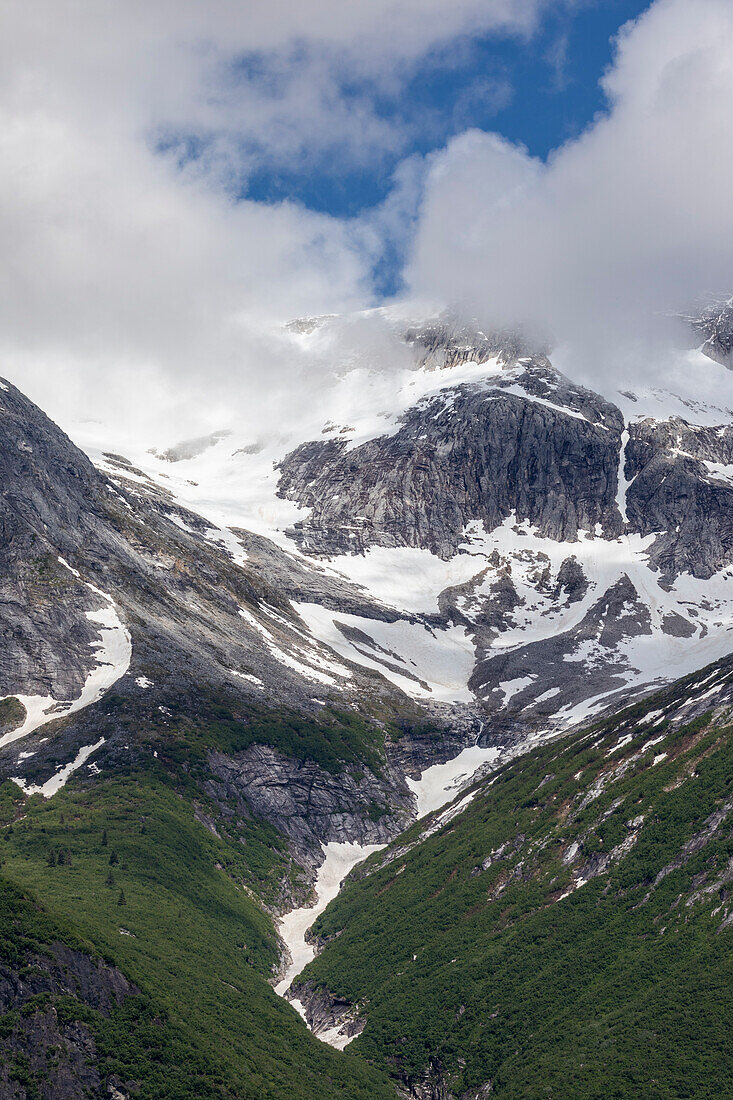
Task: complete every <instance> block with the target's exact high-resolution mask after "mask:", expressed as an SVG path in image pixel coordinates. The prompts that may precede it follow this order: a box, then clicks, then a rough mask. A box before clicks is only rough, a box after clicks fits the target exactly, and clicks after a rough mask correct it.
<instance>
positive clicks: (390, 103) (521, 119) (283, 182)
mask: <svg viewBox="0 0 733 1100" xmlns="http://www.w3.org/2000/svg"><path fill="white" fill-rule="evenodd" d="M648 6H649V4H648V0H647V2H641V0H582V2H581V3H579V4H578V5H577V6H575V7H574V9H573V10H569V9H568V8H567V7H565V6H564V5H557V7H556V9H555V11H554V12H552V11H551V12H549V13H547V14H545V16H544V17H543V18H542V22H541V25H540V27H539V28H538V30H537V32H536V33H535V34H533V35H531V36H529V37H528V38H523V37H522V38H518V37H517V36H515V35H497V34H488V35H482V36H477V37H475V38H468V37H466V38H462V39H459V40H457V41H452V42H450V43H448V44H447V45H446V46H444V47H442V48H441V49H437V50H433V51H431V53H430V54H428V56H427V57H425V58H422V59H421V61H420V64H419V65H418V66H417V67H416V71H414V72H413V73H412V74H411V77H410V78H409V79H407V80H406V81H405V82H404V84H402V85H401V86H400V87H398V88H397V90H396V92H395V91H394V90H390V91H387V92H385V93H380V88H379V84H378V82H375V81H373V80H372V81H363V82H360V83H358V82H356V81H353V82H349V81H348V80H347V79H344V80H343V81H342V83H341V86H340V94H341V95H342V97H343V98H344V100H347V101H348V100H349V98H355V97H357V96H362V95H368V96H369V97H370V99H371V101H372V103H373V104H374V105H375V109H376V111H377V113H378V114H379V115H381V116H382V117H383V118H385V119H387V120H389V121H390V123H395V124H397V125H399V126H400V127H401V129H403V131H404V132H405V133H406V134H409V135H410V139H409V142H408V144H407V147H406V148H405V147H403V148H400V149H399V150H398V151H396V152H395V153H394V154H393V155H389V153H384V154H383V155H382V156H381V157H378V158H375V159H374V161H373V162H372V164H366V165H358V166H353V165H351V164H350V163H349V160H348V159H345V160H340V159H339V158H333V157H329V158H327V159H326V160H325V162H321V163H319V161H318V159H317V158H315V159H314V160H313V161H309V162H308V163H305V164H296V165H295V166H284V165H273V164H271V163H268V158H267V154H266V150H265V149H260V150H259V152H260V154H261V155H262V163H261V165H260V166H259V167H257V168H255V169H253V170H252V173H251V175H250V176H249V178H248V180H247V185H246V186H245V187H244V188H243V189H242V192H241V193H242V195H243V196H246V197H247V198H250V199H255V200H258V201H263V202H278V201H281V200H283V199H289V200H294V201H297V202H300V203H302V204H303V205H304V206H306V207H307V208H308V209H311V210H315V211H319V212H322V213H327V214H330V215H333V216H335V217H354V216H356V215H358V214H360V213H362V212H363V211H364V210H365V209H366V208H369V207H373V206H376V205H377V204H379V203H380V202H382V201H383V200H384V199H385V198H386V196H387V194H388V193H389V191H390V190H391V187H392V174H393V172H394V169H395V167H396V165H397V163H398V162H399V161H400V160H402V159H404V158H405V156H409V155H410V153H413V154H421V155H425V154H426V153H429V152H430V151H431V150H433V149H436V148H439V147H441V146H443V145H444V144H445V142H446V141H447V140H448V139H450V138H451V137H452V136H454V135H455V134H456V133H460V132H462V131H464V130H466V129H469V128H472V127H477V128H479V129H482V130H490V131H497V132H499V133H501V134H502V135H503V136H504V137H506V138H508V139H509V140H510V141H512V142H519V143H521V144H523V145H525V146H526V147H527V149H528V151H529V152H530V154H532V155H534V156H539V157H542V158H545V157H547V155H548V154H549V153H550V152H551V150H553V149H555V148H557V147H558V146H559V145H562V144H563V143H564V142H565V141H567V140H568V139H569V138H572V137H574V136H576V135H577V134H579V133H580V132H581V131H582V130H583V129H584V128H585V127H586V126H587V125H588V124H589V123H590V122H591V121H592V120H593V118H594V116H595V115H596V114H597V112H598V111H602V110H603V109H604V107H605V97H604V94H603V90H602V88H601V87H600V84H599V81H600V78H601V76H602V75H603V73H604V71H605V69H606V68H607V67H608V65H609V64H610V63H611V61H612V58H613V42H614V38H615V36H616V34H617V32H618V30H619V28H620V27H621V26H622V25H623V24H625V23H626V22H627V21H628V20H630V19H634V18H636V17H637V16H638V15H640V14H641V13H642V12H643V11H645V10H646V8H647V7H648ZM241 65H242V70H243V73H244V74H246V77H247V79H249V80H251V81H253V82H255V83H257V82H258V81H259V82H261V83H262V84H266V85H267V87H268V90H270V91H271V92H273V94H274V93H276V90H277V82H278V77H277V75H276V74H274V73H273V71H272V69H271V68H270V66H269V65H268V59H267V57H266V56H265V55H259V56H252V57H250V58H249V59H245V60H243V61H242V62H241Z"/></svg>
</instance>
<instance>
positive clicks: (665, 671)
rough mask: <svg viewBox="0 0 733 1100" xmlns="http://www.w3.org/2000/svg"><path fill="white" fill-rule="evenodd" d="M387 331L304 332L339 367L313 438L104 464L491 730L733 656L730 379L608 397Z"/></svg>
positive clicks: (607, 701) (232, 442)
mask: <svg viewBox="0 0 733 1100" xmlns="http://www.w3.org/2000/svg"><path fill="white" fill-rule="evenodd" d="M724 312H725V311H724ZM375 317H376V320H377V321H379V323H380V324H381V329H380V333H381V338H380V341H379V342H375V341H373V342H372V344H370V343H369V341H368V340H366V339H365V340H364V343H363V346H362V347H361V349H360V350H359V349H357V352H355V351H354V340H353V336H352V335H350V336H349V340H348V341H345V340H344V324H345V321H344V319H342V318H332V317H329V318H322V319H317V318H316V319H308V320H306V321H301V322H297V323H294V324H293V325H291V326H290V332H289V336H290V338H291V339H292V341H293V344H294V347H295V346H296V345H297V348H298V354H299V355H303V354H310V355H312V356H313V358H314V361H315V360H316V359H318V361H319V362H321V363H322V362H323V360H324V359H329V357H330V360H331V362H332V364H333V373H332V381H331V382H330V384H328V385H326V386H323V385H321V388H320V389H319V391H318V393H319V397H318V399H317V400H316V401H314V402H313V404H312V405H311V406H310V407H308V406H304V407H303V408H302V410H301V413H300V415H299V416H298V417H297V418H296V420H295V422H291V423H282V424H279V425H278V426H277V430H272V429H269V430H268V431H263V432H262V434H261V435H260V436H259V437H257V436H256V435H253V433H252V430H251V428H248V429H247V431H246V432H242V431H241V430H238V429H237V428H236V427H234V428H233V429H222V430H220V431H217V432H215V433H213V434H210V435H208V436H202V437H200V438H194V439H188V440H183V441H180V442H179V443H177V444H175V445H169V446H166V447H160V448H159V449H157V450H156V447H155V445H152V446H151V447H150V448H147V447H145V448H139V449H138V451H137V453H135V454H134V455H131V456H129V458H130V460H131V463H132V465H128V464H127V463H126V462H121V460H120V459H119V458H118V457H115V456H114V455H113V454H111V453H110V452H109V451H107V452H106V453H105V452H104V451H101V450H100V449H99V447H96V448H94V447H89V452H90V454H91V455H92V457H93V459H94V460H95V461H96V462H97V464H98V466H99V468H100V469H101V470H102V471H104V472H105V473H106V474H107V475H108V476H109V477H110V478H111V479H112V481H113V482H114V483H116V484H119V485H124V487H125V490H126V491H127V492H129V493H133V494H137V495H138V496H140V497H144V496H145V495H146V494H148V495H150V494H154V493H157V492H160V491H163V492H164V493H165V494H166V499H167V500H169V501H170V504H169V506H168V516H169V517H170V518H171V519H172V520H173V521H174V522H177V523H179V524H183V525H184V526H185V521H184V520H183V519H181V516H180V515H178V512H177V509H178V508H180V507H184V508H186V509H189V510H191V511H193V512H195V513H196V514H197V515H199V516H201V517H203V519H202V520H197V521H196V527H197V531H198V533H199V534H200V535H203V536H204V537H206V538H207V539H209V540H210V541H212V542H214V543H217V544H219V545H221V546H224V547H226V548H227V550H228V552H229V553H230V554H231V555H232V556H233V558H234V560H235V561H240V562H243V561H246V560H249V561H250V562H252V563H256V567H257V570H258V572H259V574H260V575H261V576H263V577H265V578H267V580H268V581H269V582H270V583H274V584H276V585H277V586H278V587H279V588H280V589H281V591H285V592H287V595H288V599H289V601H290V607H291V608H292V610H293V613H296V614H297V615H298V616H299V620H300V622H301V624H302V626H301V629H304V630H305V635H306V636H307V637H310V638H313V639H316V640H317V642H319V643H322V644H323V645H325V646H326V647H328V651H329V652H330V653H331V654H332V656H331V657H330V658H329V659H330V660H336V661H338V660H341V661H345V662H347V663H348V664H349V666H351V665H356V666H361V667H362V668H364V669H366V670H369V671H370V672H378V673H380V674H381V675H382V676H383V677H384V678H385V679H386V680H388V681H389V682H391V683H392V684H393V685H394V686H395V687H396V688H398V689H399V691H401V692H404V693H405V694H406V695H407V696H409V697H411V698H413V699H414V700H416V701H419V702H421V703H426V704H428V705H432V704H439V705H441V706H443V707H444V706H446V705H449V706H456V705H460V706H462V707H464V708H469V709H470V710H471V712H473V713H474V714H476V715H477V716H479V717H480V720H485V719H490V720H491V724H492V728H493V729H494V730H496V729H506V730H509V731H511V730H518V729H521V730H523V731H527V730H532V731H535V732H537V731H549V730H557V729H561V728H564V727H567V726H570V725H572V724H574V723H576V722H578V721H580V720H581V719H583V718H585V717H587V716H588V715H590V714H593V713H596V712H599V711H601V710H603V709H606V708H609V707H616V706H617V705H619V703H620V702H621V701H622V700H623V699H625V698H627V697H628V696H629V695H632V694H634V693H638V692H640V691H643V690H648V689H649V688H650V686H652V685H656V684H659V683H661V682H665V681H668V680H669V679H671V678H673V677H675V676H679V675H681V674H683V673H685V672H687V671H691V670H692V669H694V668H697V667H699V666H700V665H701V664H702V663H704V662H705V661H708V660H712V659H714V658H716V657H718V656H721V655H723V654H725V653H727V652H728V651H729V648H730V642H731V637H732V633H731V632H732V631H733V615H732V614H731V611H732V608H733V604H732V603H731V599H732V597H731V586H730V584H729V583H728V582H729V581H730V580H731V577H733V573H732V572H731V568H730V567H731V562H732V556H733V528H732V526H731V515H732V511H731V504H732V503H733V423H732V421H733V414H732V413H731V409H732V408H733V375H731V373H730V372H729V371H728V370H726V369H724V367H723V366H722V365H721V364H719V363H718V362H717V361H714V360H713V359H711V358H710V357H709V356H708V355H706V354H703V351H691V352H690V353H689V354H688V355H687V356H686V357H685V359H684V362H683V363H682V366H681V368H680V366H679V365H678V366H677V371H676V377H675V378H671V379H670V385H672V384H674V388H675V391H676V392H672V390H671V389H662V388H652V387H649V386H638V387H635V388H634V389H629V388H624V389H623V391H619V390H610V391H609V392H607V393H604V394H601V393H598V392H594V391H593V390H592V389H590V388H588V387H585V386H580V385H577V384H575V383H573V382H572V381H570V380H569V379H567V378H565V377H564V376H563V375H562V374H561V373H560V372H559V371H558V370H557V369H556V368H555V367H554V366H553V364H552V362H551V360H550V358H549V357H548V355H547V354H546V353H545V351H544V350H542V349H539V348H538V347H537V346H536V345H533V344H532V343H531V342H529V341H527V340H525V339H523V338H522V337H520V336H517V335H515V334H511V333H501V332H500V333H497V334H489V335H487V334H486V333H484V332H481V331H480V330H478V329H477V328H476V327H475V326H474V327H471V326H466V325H464V324H458V323H456V322H454V321H451V320H450V319H447V318H445V317H439V318H437V319H433V320H430V321H428V322H415V321H410V320H408V315H406V314H405V313H404V312H403V313H402V314H396V313H394V312H392V313H390V312H389V311H376V313H375V314H374V315H371V318H370V319H371V321H372V323H374V321H375ZM725 317H727V314H725V316H723V314H721V313H720V311H718V313H716V315H715V319H714V320H715V326H716V328H715V332H716V333H717V336H716V339H718V342H720V339H722V337H720V333H721V332H722V330H723V328H724V327H725V323H727V322H726V321H725ZM721 318H722V319H721ZM712 323H713V321H712V320H711V318H708V319H707V320H706V319H705V316H703V317H701V318H700V320H699V322H698V328H699V329H700V331H702V332H703V334H707V335H708V337H709V336H710V333H709V332H708V330H709V327H710V324H712ZM701 326H702V327H701ZM705 326H707V327H705ZM385 331H386V332H387V334H388V339H387V338H386V337H385V336H384V332H385ZM390 341H391V342H390ZM705 350H706V351H709V350H710V349H709V345H708V344H707V343H706V345H705ZM716 358H719V357H716ZM80 441H81V442H82V444H83V443H84V442H85V440H84V439H83V438H82V439H81V440H80ZM161 509H162V510H163V511H165V509H166V505H165V504H163V505H161ZM189 522H190V521H189ZM206 524H210V526H206ZM306 575H307V576H308V578H309V579H308V583H307V585H305V584H304V582H303V578H304V577H305V576H306ZM294 577H298V578H300V579H299V580H298V581H297V582H295V581H294V580H293V578H294ZM314 578H317V581H316V580H315V579H314ZM347 582H348V583H347ZM345 584H346V585H347V589H348V591H349V593H350V596H349V597H348V600H347V603H348V604H349V606H346V603H344V599H345V597H344V592H345V591H346V589H345V588H344V585H345ZM304 588H305V589H307V590H306V591H304V590H303V589H304ZM296 590H297V591H296ZM261 637H262V639H263V642H264V644H265V645H267V644H268V639H267V635H266V634H261ZM271 651H272V646H271ZM281 659H282V660H286V658H284V657H282V656H281Z"/></svg>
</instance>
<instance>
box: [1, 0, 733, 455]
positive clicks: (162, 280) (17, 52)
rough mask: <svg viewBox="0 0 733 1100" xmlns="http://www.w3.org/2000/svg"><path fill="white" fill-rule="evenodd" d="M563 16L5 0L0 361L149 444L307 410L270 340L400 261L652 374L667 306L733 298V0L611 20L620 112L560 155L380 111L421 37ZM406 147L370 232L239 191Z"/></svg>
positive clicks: (308, 387)
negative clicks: (422, 133)
mask: <svg viewBox="0 0 733 1100" xmlns="http://www.w3.org/2000/svg"><path fill="white" fill-rule="evenodd" d="M568 4H569V5H570V6H572V0H568ZM548 6H549V5H548V0H373V2H372V3H370V4H352V5H349V4H344V3H342V2H337V0H308V2H307V3H294V2H291V0H281V2H279V3H277V4H273V3H271V2H270V3H264V2H263V0H247V2H244V0H212V2H211V3H207V4H205V5H204V4H201V3H200V2H198V0H155V2H152V3H150V2H143V0H129V2H128V3H125V4H120V3H117V2H113V0H70V2H69V3H68V4H65V5H59V4H58V3H57V0H36V2H35V3H32V4H29V3H27V2H26V0H9V2H8V3H7V4H6V8H5V12H4V22H5V27H6V32H7V33H6V34H5V35H4V36H3V39H2V42H0V246H1V247H2V250H3V257H4V263H3V266H2V269H1V272H0V373H4V374H6V375H7V376H9V377H10V378H12V379H13V380H14V381H16V382H17V383H18V384H19V385H21V386H22V387H23V388H24V389H25V390H26V391H27V392H29V393H30V395H31V396H32V397H34V398H35V399H36V400H37V401H39V402H40V403H41V404H42V405H43V406H44V407H46V408H47V409H49V411H51V412H52V413H53V414H54V415H59V416H61V417H62V419H63V418H64V417H67V418H68V416H70V415H71V413H72V412H78V413H80V414H83V415H95V413H96V409H97V408H100V407H102V406H106V407H107V408H109V407H110V406H112V407H114V408H115V410H116V411H117V414H118V416H119V417H120V418H121V419H122V420H124V421H126V422H129V424H130V426H131V430H132V427H133V426H135V430H139V431H141V432H145V431H148V432H149V431H150V429H151V428H156V427H159V426H160V424H161V421H165V422H166V423H167V424H170V425H176V427H175V428H172V429H171V431H180V433H181V434H183V433H188V434H197V433H198V432H202V431H206V430H213V429H215V428H219V427H221V426H222V423H223V422H225V420H226V418H229V419H231V417H232V415H233V413H232V410H233V409H234V410H236V409H237V408H241V409H242V410H243V412H242V415H244V411H245V410H246V409H251V408H252V407H254V406H255V404H256V403H257V402H260V401H262V400H265V399H267V398H269V399H270V404H271V407H272V408H273V409H277V407H278V400H280V397H281V396H282V395H283V394H286V395H289V396H288V400H292V402H293V403H294V405H295V406H296V407H297V401H298V400H303V399H304V398H307V397H308V395H309V394H310V395H311V396H312V393H313V391H314V390H315V388H316V384H317V379H318V378H319V377H320V376H321V375H323V374H324V372H326V371H327V367H326V366H325V365H324V364H323V362H321V361H319V362H316V361H313V360H310V359H309V358H308V357H307V356H306V355H305V354H303V353H302V352H301V350H299V348H298V347H297V346H295V345H294V343H293V341H292V340H289V339H288V337H287V336H286V335H284V334H281V335H273V332H276V331H277V330H278V329H279V326H281V325H282V323H283V322H284V321H285V320H286V319H288V318H290V317H293V316H298V315H302V314H315V313H322V312H329V313H331V312H341V311H350V310H357V309H363V308H365V307H367V306H370V305H373V304H375V302H376V301H377V300H378V296H377V293H376V292H375V286H374V283H373V279H372V276H373V270H374V267H375V265H377V266H378V264H379V260H380V257H384V255H385V253H386V252H387V251H388V250H389V249H390V248H392V249H397V251H398V252H399V250H401V249H405V250H407V251H408V262H407V265H406V268H405V282H406V287H407V294H408V295H409V296H413V297H414V298H415V299H416V300H420V301H423V300H427V301H430V302H431V303H434V304H435V305H436V306H437V307H440V306H441V305H444V304H445V305H457V306H458V307H459V308H461V309H464V310H466V311H469V312H471V313H474V314H476V315H478V316H479V317H480V318H481V319H482V320H484V322H485V323H491V322H496V323H499V324H501V325H507V324H511V323H518V324H519V323H521V324H526V325H531V326H534V327H536V328H539V329H540V330H542V331H544V332H547V333H549V334H550V335H551V336H552V338H553V340H554V341H555V342H556V343H557V344H558V345H559V346H560V349H561V358H562V356H564V362H567V364H568V367H567V369H568V370H569V372H571V373H576V374H580V375H584V376H585V377H589V376H590V377H592V375H593V373H594V372H595V373H596V374H598V372H601V371H603V372H607V371H608V370H616V371H621V370H622V369H626V368H627V367H628V365H629V364H631V365H632V366H633V369H634V370H635V371H639V370H640V369H644V370H649V371H652V370H654V369H664V363H665V353H666V349H667V347H668V341H669V339H671V337H670V333H669V331H668V324H667V316H668V314H669V313H670V312H673V311H674V310H677V309H684V308H686V307H687V306H688V305H689V304H690V302H691V301H693V300H694V299H695V298H696V297H698V296H700V295H704V294H705V293H707V292H712V293H716V292H722V291H727V290H728V289H729V288H730V287H731V286H732V285H733V271H732V268H733V204H732V203H731V202H730V198H729V191H730V185H729V179H730V174H731V167H733V163H732V161H733V140H731V139H732V138H733V132H732V131H733V124H732V123H731V117H730V103H731V102H733V46H732V45H731V43H733V7H731V4H730V2H729V0H656V2H655V3H653V4H652V5H651V6H650V8H649V10H648V11H647V13H646V14H645V15H644V16H643V17H642V18H640V19H639V20H638V21H637V22H636V23H634V24H631V25H629V26H628V27H627V28H625V29H624V30H623V31H622V33H621V34H620V37H619V42H618V49H617V56H616V60H615V63H614V65H613V67H612V68H611V69H610V71H609V72H608V73H607V74H606V75H605V77H604V89H605V92H606V95H607V98H608V110H607V112H606V113H605V114H604V115H603V116H602V117H600V118H598V119H597V120H595V122H594V123H593V124H592V125H591V126H590V127H589V128H588V130H587V131H586V132H585V133H584V134H583V135H582V136H581V137H580V138H578V139H577V140H574V141H572V142H569V143H568V144H566V145H564V146H562V147H561V148H559V149H558V150H556V152H555V153H554V154H553V155H552V156H551V157H550V159H549V161H548V162H547V163H543V162H540V161H538V160H535V159H533V158H532V157H530V156H529V155H528V153H527V152H526V151H525V150H523V149H522V148H518V147H516V146H512V145H510V144H509V143H508V142H506V141H505V140H504V139H503V138H502V137H501V136H500V135H496V134H490V133H485V132H480V131H476V130H473V131H468V132H465V133H463V134H461V135H460V136H458V137H456V138H455V139H454V140H452V141H451V142H450V143H449V144H448V145H447V146H446V147H445V148H444V149H442V150H440V151H438V152H434V153H430V154H428V155H427V156H421V155H417V154H414V153H413V154H410V152H409V140H408V138H409V135H406V134H405V132H404V127H403V126H402V125H401V124H399V123H398V122H396V121H395V120H390V119H389V118H385V116H384V114H383V113H380V111H379V110H378V109H377V102H376V98H375V96H376V95H377V91H376V90H378V89H379V88H382V89H387V90H389V89H390V88H392V89H394V88H396V87H398V86H399V84H400V81H404V80H405V79H407V77H408V76H410V75H412V74H414V73H415V72H416V71H419V67H420V65H422V64H425V63H426V58H428V57H429V55H430V52H431V51H435V50H448V51H450V50H455V51H457V52H460V49H459V47H460V43H461V42H464V41H465V40H466V39H467V38H470V36H472V35H479V34H496V35H505V34H511V35H515V36H520V37H522V36H529V35H531V34H532V33H533V29H534V28H535V27H536V26H537V22H538V20H539V19H541V17H542V13H543V10H544V9H545V8H546V7H548ZM492 79H493V78H492V74H490V73H489V74H486V80H487V82H489V84H490V83H491V81H492ZM346 86H349V87H350V89H351V91H350V93H349V94H345V93H344V88H345V87H346ZM487 86H488V84H487ZM452 106H455V105H452ZM452 106H451V109H452ZM400 150H404V153H405V155H404V159H403V160H402V162H401V164H400V165H399V167H398V169H397V172H396V173H395V178H394V189H393V191H392V194H391V195H390V196H389V197H388V198H387V200H386V201H385V202H384V203H383V204H382V206H381V207H379V208H378V209H376V210H373V211H369V212H366V213H365V214H363V215H361V216H359V217H358V218H356V219H351V220H347V219H338V218H336V217H332V216H327V215H323V214H317V213H314V212H313V211H309V210H307V209H304V208H303V207H302V206H299V205H297V204H295V203H287V202H283V203H278V204H270V205H268V204H265V203H260V202H254V201H251V200H246V199H244V200H243V199H241V197H240V196H241V193H242V187H243V181H246V179H247V174H248V172H249V171H250V170H254V169H256V168H257V166H258V165H260V166H261V164H262V163H282V164H294V163H301V162H302V161H303V159H306V160H307V158H309V157H310V158H318V157H320V158H326V159H328V158H331V159H332V160H333V161H334V163H337V162H338V163H339V164H340V163H341V162H342V161H343V162H344V163H348V164H350V165H352V166H357V167H358V165H359V164H360V163H367V162H372V161H373V160H375V159H376V160H378V159H379V157H380V156H383V155H384V154H385V151H390V153H391V154H394V153H395V151H398V152H399V151H400ZM366 329H368V331H369V333H370V335H369V341H368V342H369V347H374V348H378V349H380V350H379V356H381V357H382V358H384V356H385V355H386V354H387V353H386V352H385V351H384V348H385V345H384V342H383V341H382V339H381V338H378V337H377V336H376V335H375V332H374V326H373V325H369V326H366ZM366 329H365V331H366ZM354 331H355V332H357V331H361V330H359V329H358V326H357V329H355V330H354ZM350 338H351V337H350ZM354 338H356V337H354ZM352 353H353V349H351V350H349V351H348V352H345V355H351V354H352ZM354 354H355V353H354ZM376 354H377V353H376V352H375V355H376ZM657 364H661V367H657ZM283 400H285V398H283ZM272 415H273V416H274V415H275V414H274V413H273V414H272ZM167 434H168V435H169V438H170V433H167Z"/></svg>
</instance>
